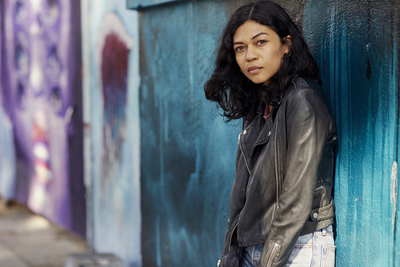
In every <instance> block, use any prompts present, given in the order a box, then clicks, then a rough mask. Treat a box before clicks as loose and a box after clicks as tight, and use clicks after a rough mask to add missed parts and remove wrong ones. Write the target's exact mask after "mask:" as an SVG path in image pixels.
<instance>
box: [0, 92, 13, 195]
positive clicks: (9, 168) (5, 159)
mask: <svg viewBox="0 0 400 267" xmlns="http://www.w3.org/2000/svg"><path fill="white" fill-rule="evenodd" d="M0 103H2V97H1V92H0ZM0 151H1V153H0V197H1V198H2V199H4V200H11V199H13V198H15V170H16V159H15V147H14V134H13V125H12V122H11V120H10V118H9V117H8V115H7V113H6V112H5V111H4V109H3V106H2V105H0Z"/></svg>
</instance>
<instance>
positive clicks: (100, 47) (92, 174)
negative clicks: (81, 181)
mask: <svg viewBox="0 0 400 267" xmlns="http://www.w3.org/2000/svg"><path fill="white" fill-rule="evenodd" d="M81 4H82V21H83V25H82V26H83V28H82V33H83V43H82V45H83V46H82V49H83V73H84V76H83V85H84V86H83V90H84V92H83V94H84V102H85V110H84V111H85V112H84V123H85V175H86V178H85V183H86V186H87V188H88V192H89V193H91V194H89V195H88V237H87V238H88V242H89V244H91V245H92V246H93V249H94V251H95V252H96V253H113V254H115V255H117V256H118V257H120V258H121V259H122V260H123V262H124V266H126V267H139V266H141V243H140V241H141V238H140V232H141V211H140V180H139V176H140V143H139V142H140V130H139V129H140V123H139V83H140V77H139V39H138V13H137V12H136V11H133V10H127V9H126V1H125V0H115V1H109V0H101V1H99V0H85V1H82V2H81ZM122 62H127V65H125V64H123V63H122ZM108 65H111V66H112V67H113V68H117V70H116V71H115V70H114V69H113V68H112V69H107V66H108ZM110 73H111V74H110ZM110 91H111V94H110Z"/></svg>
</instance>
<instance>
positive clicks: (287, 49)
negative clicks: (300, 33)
mask: <svg viewBox="0 0 400 267" xmlns="http://www.w3.org/2000/svg"><path fill="white" fill-rule="evenodd" d="M291 47H292V36H291V35H288V36H286V37H285V54H288V53H290V52H291Z"/></svg>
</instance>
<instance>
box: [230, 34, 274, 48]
mask: <svg viewBox="0 0 400 267" xmlns="http://www.w3.org/2000/svg"><path fill="white" fill-rule="evenodd" d="M263 34H265V35H269V34H268V33H266V32H260V33H257V34H256V35H254V36H253V38H251V40H254V39H256V38H257V37H258V36H260V35H263ZM236 44H243V42H234V43H233V45H236Z"/></svg>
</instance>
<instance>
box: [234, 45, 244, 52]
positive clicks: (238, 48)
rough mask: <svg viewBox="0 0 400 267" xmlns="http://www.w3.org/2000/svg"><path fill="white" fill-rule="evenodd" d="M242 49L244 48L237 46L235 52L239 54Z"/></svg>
mask: <svg viewBox="0 0 400 267" xmlns="http://www.w3.org/2000/svg"><path fill="white" fill-rule="evenodd" d="M243 49H244V46H238V47H236V49H235V51H236V52H240V51H243Z"/></svg>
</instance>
